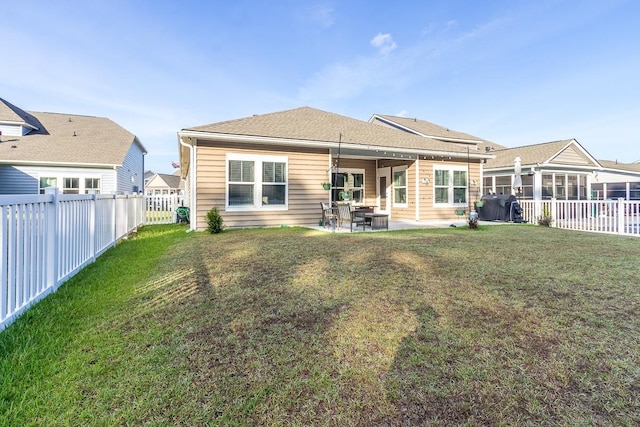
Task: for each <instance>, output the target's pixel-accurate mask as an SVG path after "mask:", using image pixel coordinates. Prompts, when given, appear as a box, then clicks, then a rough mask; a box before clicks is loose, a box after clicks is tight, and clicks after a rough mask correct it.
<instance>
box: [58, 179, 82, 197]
mask: <svg viewBox="0 0 640 427" xmlns="http://www.w3.org/2000/svg"><path fill="white" fill-rule="evenodd" d="M62 193H63V194H79V193H80V178H62Z"/></svg>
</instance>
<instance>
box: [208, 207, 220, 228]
mask: <svg viewBox="0 0 640 427" xmlns="http://www.w3.org/2000/svg"><path fill="white" fill-rule="evenodd" d="M223 228H224V227H223V226H222V216H220V212H219V211H218V208H217V207H215V206H214V207H213V208H211V209H210V210H209V212H207V230H209V233H212V234H213V233H222V229H223Z"/></svg>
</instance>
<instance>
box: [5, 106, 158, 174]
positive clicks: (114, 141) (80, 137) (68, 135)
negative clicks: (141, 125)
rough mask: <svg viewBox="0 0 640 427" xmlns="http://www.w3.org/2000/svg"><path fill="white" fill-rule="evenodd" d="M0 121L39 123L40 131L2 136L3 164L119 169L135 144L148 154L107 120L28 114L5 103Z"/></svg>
mask: <svg viewBox="0 0 640 427" xmlns="http://www.w3.org/2000/svg"><path fill="white" fill-rule="evenodd" d="M2 101H3V100H2ZM11 107H14V108H11ZM16 109H17V110H18V111H16ZM20 112H22V113H24V114H22V113H20ZM0 117H2V118H3V119H4V120H8V121H16V120H15V119H16V117H18V118H21V119H22V120H23V121H24V122H27V123H37V129H36V130H33V131H31V132H30V133H28V134H27V135H25V136H9V135H2V137H1V138H0V141H1V142H0V162H2V163H18V162H23V163H56V164H91V165H113V166H120V165H122V163H123V161H124V159H125V157H126V155H127V152H128V151H129V149H130V147H131V144H132V143H134V142H136V143H138V144H140V147H141V148H142V150H143V151H145V152H146V150H145V149H144V147H143V146H142V144H141V143H140V141H138V139H137V138H136V136H135V135H134V134H132V133H131V132H129V131H127V130H126V129H124V128H123V127H121V126H119V125H118V124H116V123H115V122H113V121H111V120H110V119H107V118H104V117H93V116H80V115H74V114H60V113H39V112H25V111H22V110H20V109H19V108H17V107H15V106H11V104H9V103H8V102H6V101H3V102H0ZM34 120H35V121H34Z"/></svg>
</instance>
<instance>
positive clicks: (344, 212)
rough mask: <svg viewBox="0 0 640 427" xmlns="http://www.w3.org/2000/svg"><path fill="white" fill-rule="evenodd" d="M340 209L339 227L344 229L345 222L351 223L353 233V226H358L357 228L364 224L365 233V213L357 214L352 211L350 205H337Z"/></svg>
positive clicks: (350, 228)
mask: <svg viewBox="0 0 640 427" xmlns="http://www.w3.org/2000/svg"><path fill="white" fill-rule="evenodd" d="M336 206H337V207H338V226H339V227H341V228H342V227H343V226H344V225H345V222H348V223H349V230H350V231H351V232H353V224H356V227H357V226H358V225H360V224H362V230H363V231H364V226H365V217H364V212H357V211H352V210H351V205H350V204H349V203H336Z"/></svg>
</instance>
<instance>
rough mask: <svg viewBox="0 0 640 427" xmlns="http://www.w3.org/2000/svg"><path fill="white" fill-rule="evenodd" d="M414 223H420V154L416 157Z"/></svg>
mask: <svg viewBox="0 0 640 427" xmlns="http://www.w3.org/2000/svg"><path fill="white" fill-rule="evenodd" d="M415 190H416V221H420V154H418V155H416V189H415Z"/></svg>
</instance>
